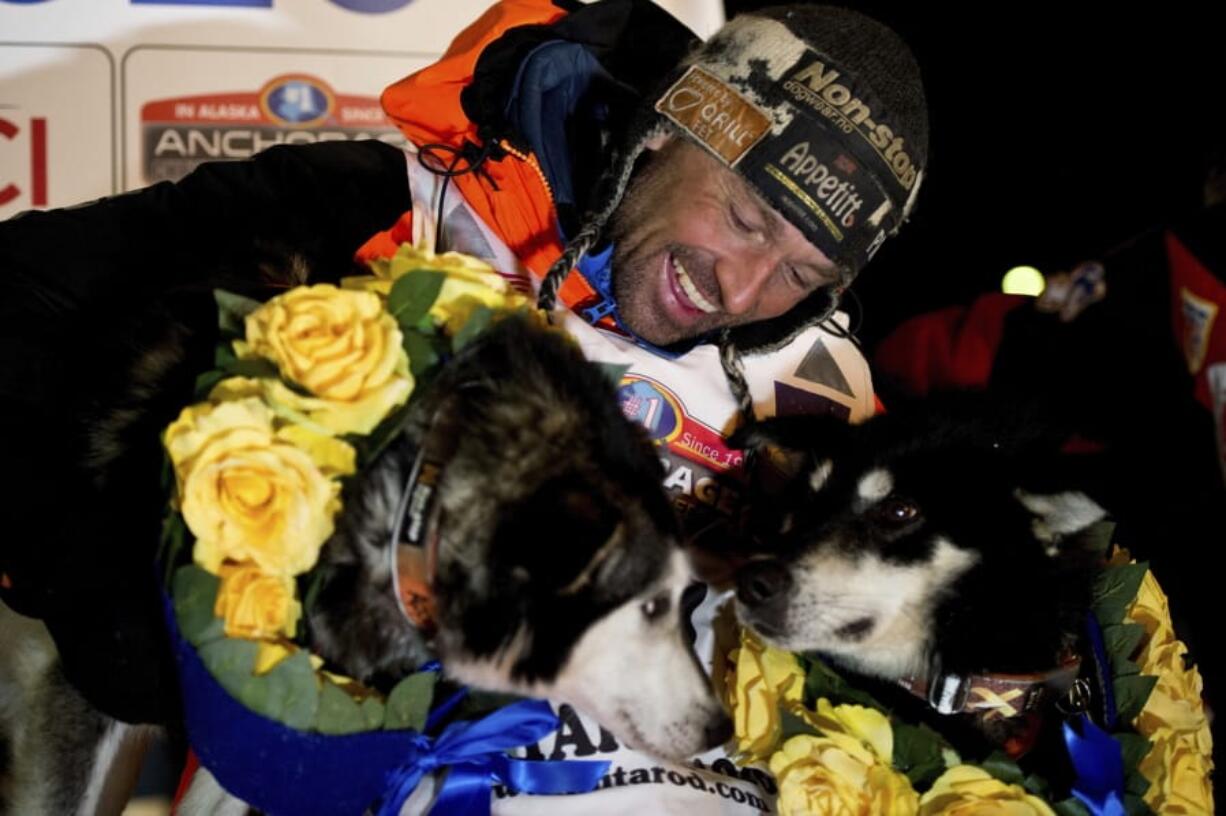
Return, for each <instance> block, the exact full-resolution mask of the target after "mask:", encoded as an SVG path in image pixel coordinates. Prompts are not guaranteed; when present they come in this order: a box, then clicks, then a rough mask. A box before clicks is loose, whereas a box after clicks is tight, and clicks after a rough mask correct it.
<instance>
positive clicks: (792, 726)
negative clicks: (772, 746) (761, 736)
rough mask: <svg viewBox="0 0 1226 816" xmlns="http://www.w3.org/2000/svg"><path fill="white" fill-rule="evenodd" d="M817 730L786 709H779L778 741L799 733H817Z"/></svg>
mask: <svg viewBox="0 0 1226 816" xmlns="http://www.w3.org/2000/svg"><path fill="white" fill-rule="evenodd" d="M818 733H819V732H818V730H817V729H816V728H814V727H813V726H812V725H810V724H809V723H807V722H805V721H804V720H803V719H801V718H800V717H797V716H796V715H795V714H793V713H792V712H790V711H788V710H786V709H780V710H779V742H780V743H781V744H782V743H784V742H787V741H788V740H789V739H791V738H792V737H795V736H798V735H800V734H810V735H816V734H818Z"/></svg>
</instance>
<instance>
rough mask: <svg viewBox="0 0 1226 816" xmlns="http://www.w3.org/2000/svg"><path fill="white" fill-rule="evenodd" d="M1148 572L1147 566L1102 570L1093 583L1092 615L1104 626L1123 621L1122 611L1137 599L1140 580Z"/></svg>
mask: <svg viewBox="0 0 1226 816" xmlns="http://www.w3.org/2000/svg"><path fill="white" fill-rule="evenodd" d="M1148 571H1149V564H1148V563H1146V562H1144V561H1142V562H1139V563H1136V564H1122V565H1120V566H1117V567H1108V568H1107V569H1105V570H1103V571H1102V572H1101V573H1100V574H1099V576H1098V578H1097V580H1095V582H1094V604H1093V608H1094V614H1095V615H1097V616H1098V620H1099V622H1100V623H1102V624H1103V625H1104V626H1109V625H1111V624H1114V623H1119V622H1120V621H1122V620H1123V619H1124V610H1125V609H1126V608H1127V606H1128V604H1130V603H1132V601H1133V599H1134V598H1136V597H1137V590H1138V589H1140V588H1141V579H1142V578H1144V577H1145V573H1146V572H1148Z"/></svg>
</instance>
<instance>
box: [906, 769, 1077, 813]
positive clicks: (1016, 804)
mask: <svg viewBox="0 0 1226 816" xmlns="http://www.w3.org/2000/svg"><path fill="white" fill-rule="evenodd" d="M919 812H920V814H921V816H929V814H938V813H940V814H946V815H947V816H961V815H962V814H965V816H972V814H973V815H974V816H980V814H985V815H986V814H1000V815H1001V816H1032V814H1033V815H1034V816H1056V815H1055V812H1054V811H1053V810H1052V809H1051V808H1050V807H1048V806H1047V803H1046V802H1044V801H1043V800H1042V799H1039V798H1038V797H1036V796H1031V795H1030V794H1029V793H1027V792H1026V790H1025V789H1024V788H1022V787H1021V786H1020V785H1008V784H1005V783H1004V782H1001V781H1000V780H999V779H997V778H996V777H994V776H992V775H991V774H989V773H988V772H987V771H985V770H983V769H982V768H976V767H973V766H971V765H959V766H957V767H955V768H950V769H949V770H948V771H946V772H945V773H943V774H941V776H940V777H939V778H938V779H937V781H936V782H933V783H932V788H931V789H930V790H929V791H928V792H927V793H925V794H924V795H923V797H922V798H921V799H920V803H919Z"/></svg>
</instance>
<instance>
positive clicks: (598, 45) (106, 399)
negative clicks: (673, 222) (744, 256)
mask: <svg viewBox="0 0 1226 816" xmlns="http://www.w3.org/2000/svg"><path fill="white" fill-rule="evenodd" d="M692 40H693V35H692V34H690V32H689V31H688V30H687V29H685V28H684V27H683V26H681V25H680V24H679V23H677V22H676V21H675V20H673V19H672V18H671V17H668V15H667V14H665V13H664V12H662V11H661V10H660V9H658V8H657V7H655V6H653V5H652V4H651V3H649V2H645V1H644V0H602V2H599V3H595V4H592V5H587V6H584V5H582V4H578V3H575V4H566V5H553V4H550V3H548V2H545V0H504V2H501V3H499V4H498V5H496V6H494V7H493V8H492V9H490V10H489V11H488V12H487V13H486V14H485V15H483V16H482V17H481V19H480V20H478V21H477V22H476V23H475V24H474V25H472V26H470V27H469V28H468V29H466V30H465V31H464V32H463V33H462V34H461V35H460V36H459V37H458V38H457V39H456V41H455V43H454V44H453V45H452V47H451V48H450V50H449V51H448V52H447V54H446V55H445V56H444V57H443V59H442V60H440V61H439V62H438V63H436V64H435V65H433V66H431V67H430V68H427V69H425V70H423V71H422V72H420V73H419V74H417V75H415V76H413V77H410V78H408V79H406V80H403V81H402V82H399V83H396V84H395V85H393V86H392V87H391V88H389V90H388V91H387V94H386V97H385V104H386V107H387V109H388V112H389V114H390V115H391V116H392V117H393V118H394V119H395V121H396V122H397V123H398V124H399V125H400V126H401V128H402V129H403V130H404V132H405V133H406V135H408V136H409V138H410V139H411V140H413V141H414V142H416V143H418V144H419V145H424V144H437V145H442V146H443V147H442V148H438V151H440V155H443V156H444V157H452V156H454V155H457V154H459V155H463V156H468V157H472V158H477V157H480V162H479V164H480V166H479V167H478V168H476V169H475V170H474V171H473V172H469V173H465V174H462V175H459V176H457V177H455V178H453V179H452V183H454V184H456V185H457V187H458V188H459V189H460V190H461V191H462V192H463V194H464V195H465V197H466V199H467V200H468V201H469V203H470V204H471V205H472V206H473V207H474V209H475V210H476V211H477V212H478V213H480V214H481V215H482V216H483V217H485V218H486V219H487V220H488V221H489V223H490V224H492V225H494V227H495V229H496V230H498V231H499V232H500V233H501V234H502V235H503V236H504V238H505V239H506V241H507V243H508V245H509V246H511V247H512V249H514V250H515V251H516V253H517V254H518V255H519V256H520V257H521V258H522V259H523V260H524V261H525V263H526V264H527V265H528V266H529V268H530V269H532V270H533V271H534V272H536V274H538V275H539V274H543V272H544V270H545V268H547V267H548V265H549V263H551V262H552V260H553V258H556V257H557V254H558V253H559V252H560V247H561V238H560V235H561V234H562V233H563V232H564V231H565V230H566V229H567V228H568V225H569V226H571V227H573V225H574V223H575V219H576V218H578V217H579V216H580V215H581V214H582V211H583V209H584V208H585V206H586V205H587V200H588V195H589V193H590V190H591V187H592V185H593V184H594V183H595V180H596V179H597V177H598V176H599V174H600V172H601V171H602V170H603V169H604V166H605V165H606V164H607V161H608V156H607V154H608V152H609V150H610V148H611V146H613V145H616V144H617V143H618V142H619V140H620V130H622V129H624V128H625V126H626V122H627V121H628V119H629V117H630V116H631V114H632V112H633V110H634V108H635V106H636V105H637V103H638V101H639V99H640V98H641V96H642V95H643V94H644V93H646V92H647V91H648V90H649V89H650V88H651V87H652V86H654V85H655V84H656V82H657V81H658V80H660V79H661V78H663V77H664V76H665V75H666V74H667V73H668V69H669V68H670V67H671V66H673V65H675V64H676V62H677V60H678V59H679V57H680V56H681V54H682V53H683V52H684V51H685V50H686V49H687V48H688V47H689V46H690V44H691V42H692ZM542 55H544V57H543V58H542ZM572 69H573V70H574V71H577V72H579V73H585V74H586V75H585V76H572V75H569V74H568V72H569V71H572ZM448 151H450V152H448ZM465 166H468V165H465ZM411 203H412V202H411V201H410V199H409V191H408V185H407V175H406V168H405V154H404V152H403V151H401V150H400V149H399V148H396V147H393V146H389V145H387V144H384V143H382V142H376V141H368V142H331V143H320V144H315V145H308V146H294V147H277V148H273V149H270V150H268V151H266V152H264V153H262V154H260V155H258V156H256V157H254V158H253V159H250V160H248V161H242V162H229V163H213V164H206V165H202V166H201V167H200V168H198V169H197V170H195V171H194V172H193V173H191V174H190V175H188V176H187V177H185V178H184V179H182V180H181V181H179V182H175V183H169V182H163V183H160V184H156V185H153V186H151V187H149V188H146V189H143V190H140V191H137V192H133V193H128V194H125V195H120V196H115V197H112V198H107V199H103V200H101V201H98V202H95V203H92V204H89V205H87V206H82V207H75V208H69V209H63V210H53V211H46V212H28V213H24V214H22V215H19V216H17V217H15V218H13V219H10V220H9V221H7V222H4V223H0V419H2V420H3V425H2V428H3V433H0V439H2V440H3V442H0V445H2V446H3V447H2V448H0V461H3V462H4V463H6V465H7V466H8V472H9V475H10V477H11V478H10V479H6V480H5V481H6V482H7V483H8V484H9V485H10V487H9V489H8V490H7V491H6V495H5V496H4V497H3V499H0V531H3V533H2V534H3V536H4V539H3V542H2V543H0V596H2V597H3V599H4V600H5V602H6V603H8V604H9V605H10V606H11V607H13V608H14V609H16V610H18V611H20V612H22V613H24V614H27V615H31V616H34V617H39V618H42V619H43V620H44V621H45V622H46V623H47V625H48V627H49V628H50V630H51V632H52V635H53V636H54V637H55V639H56V642H57V645H58V646H59V649H60V652H61V655H62V658H63V663H64V668H65V672H66V674H67V676H68V678H69V680H70V681H71V682H72V683H73V684H74V685H75V686H76V687H77V688H78V689H79V690H81V691H82V692H83V693H84V694H85V696H86V697H87V698H88V699H89V700H90V701H91V702H92V703H93V704H94V705H95V706H97V707H98V708H99V709H101V710H102V711H104V712H105V713H107V714H110V715H111V716H114V717H117V718H119V719H122V720H127V721H133V722H141V721H158V720H162V719H165V718H166V717H167V716H168V714H169V713H170V712H172V711H173V706H174V705H175V702H174V687H175V684H174V680H173V675H172V672H171V671H170V667H169V659H168V657H167V654H168V652H167V649H166V644H165V642H164V635H163V631H162V626H161V623H160V622H161V619H162V609H161V598H160V594H159V592H158V589H157V584H156V581H155V580H154V567H153V561H154V558H155V550H156V546H157V540H158V535H159V526H160V518H161V515H162V511H163V508H164V507H165V501H166V497H165V496H164V495H163V490H162V487H161V485H160V480H159V472H160V469H161V461H162V453H161V450H160V442H159V434H160V431H161V429H162V428H164V427H165V425H166V424H167V423H168V422H169V421H170V420H171V419H173V417H174V416H175V414H176V413H177V411H178V410H179V408H181V407H182V406H183V405H185V404H187V403H188V402H189V401H190V400H191V397H192V390H193V388H192V382H193V379H194V376H195V374H196V373H198V372H200V371H202V370H206V369H207V368H209V367H210V366H211V355H212V348H213V345H214V341H215V336H214V333H213V332H214V331H215V329H214V328H213V327H214V326H215V323H216V317H215V314H214V307H213V304H212V295H211V292H212V290H213V289H214V288H218V287H220V288H226V289H230V290H232V291H238V292H244V293H247V294H249V295H252V296H255V297H267V296H270V295H271V294H272V293H274V292H275V290H276V289H277V288H279V287H283V286H285V285H287V284H289V283H297V282H301V281H297V280H290V279H289V278H288V277H287V270H288V269H289V268H291V267H294V268H306V269H307V270H309V279H310V280H335V279H338V278H339V277H341V276H343V275H346V274H350V273H351V271H352V266H353V264H354V263H355V256H357V255H358V254H359V250H361V255H363V256H371V255H378V254H380V253H384V252H387V251H388V250H389V248H390V247H391V246H393V242H395V241H398V240H403V239H404V238H405V237H407V236H406V234H405V232H404V231H405V229H406V228H407V227H408V226H409V224H408V221H407V217H406V216H405V213H407V212H408V211H409V210H410V209H411ZM372 236H374V237H373V238H372ZM291 256H292V257H294V258H296V259H297V260H298V261H299V262H301V264H300V265H299V264H291V263H290V258H291ZM563 294H564V296H565V294H566V293H565V292H564V293H563ZM160 346H166V347H175V348H177V349H180V351H179V352H177V354H179V358H178V362H176V363H175V364H173V365H171V366H169V367H168V368H167V370H166V372H165V374H164V376H163V377H162V379H161V380H160V381H159V386H158V388H156V389H153V390H152V392H151V393H150V392H145V393H139V394H138V393H134V392H133V390H132V388H131V374H132V371H133V367H134V366H135V365H136V361H137V360H138V359H139V358H141V356H142V354H143V353H144V352H145V351H147V350H148V349H150V348H157V347H160ZM116 416H122V417H124V418H125V419H124V422H123V424H122V425H121V427H120V430H119V432H118V438H119V442H120V446H119V447H120V450H119V451H118V452H115V451H111V452H110V453H111V454H114V455H113V457H112V458H110V459H109V460H108V461H109V464H108V465H107V466H106V468H105V472H98V470H97V469H91V468H90V467H88V466H87V465H86V464H85V463H87V462H90V461H95V460H96V454H97V453H98V451H97V450H96V446H97V444H98V439H99V438H100V435H99V434H98V433H97V429H98V428H99V426H100V424H102V423H107V422H111V421H112V420H113V418H114V417H116Z"/></svg>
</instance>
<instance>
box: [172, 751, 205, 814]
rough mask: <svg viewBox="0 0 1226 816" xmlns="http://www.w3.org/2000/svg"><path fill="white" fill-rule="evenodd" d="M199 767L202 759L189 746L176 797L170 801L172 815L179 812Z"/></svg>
mask: <svg viewBox="0 0 1226 816" xmlns="http://www.w3.org/2000/svg"><path fill="white" fill-rule="evenodd" d="M199 768H200V760H199V759H197V758H196V752H195V751H193V750H192V749H190V748H188V749H187V758H186V759H185V760H184V761H183V773H181V774H180V775H179V789H178V790H176V791H175V798H174V800H173V801H172V802H171V803H170V813H171V816H174V814H176V813H178V812H179V804H180V803H181V802H182V801H183V797H184V796H186V795H187V789H188V788H190V787H191V786H192V778H193V777H194V776H195V775H196V771H197V770H198V769H199Z"/></svg>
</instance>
